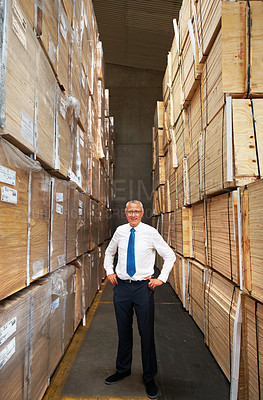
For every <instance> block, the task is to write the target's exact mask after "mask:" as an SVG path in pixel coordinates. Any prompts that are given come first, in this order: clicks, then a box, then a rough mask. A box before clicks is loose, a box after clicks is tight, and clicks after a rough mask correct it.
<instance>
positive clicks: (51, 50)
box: [48, 35, 56, 64]
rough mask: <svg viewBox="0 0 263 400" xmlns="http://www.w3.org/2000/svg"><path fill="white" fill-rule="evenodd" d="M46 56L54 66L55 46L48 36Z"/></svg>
mask: <svg viewBox="0 0 263 400" xmlns="http://www.w3.org/2000/svg"><path fill="white" fill-rule="evenodd" d="M48 55H49V58H50V60H51V61H52V63H53V64H55V61H56V48H55V45H54V43H53V41H52V39H51V36H49V35H48Z"/></svg>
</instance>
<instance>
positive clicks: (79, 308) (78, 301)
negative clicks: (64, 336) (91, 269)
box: [74, 258, 84, 331]
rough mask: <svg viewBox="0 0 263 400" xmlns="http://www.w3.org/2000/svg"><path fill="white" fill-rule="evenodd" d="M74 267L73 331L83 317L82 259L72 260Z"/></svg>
mask: <svg viewBox="0 0 263 400" xmlns="http://www.w3.org/2000/svg"><path fill="white" fill-rule="evenodd" d="M74 265H75V267H76V292H75V312H74V331H75V330H76V329H77V327H78V326H79V324H80V322H81V320H82V319H83V317H84V311H83V308H84V306H83V304H84V302H83V296H82V293H83V290H84V286H83V285H84V271H83V268H84V267H83V262H82V259H81V258H79V259H78V260H77V261H75V262H74Z"/></svg>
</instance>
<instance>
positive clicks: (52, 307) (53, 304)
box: [51, 297, 59, 313]
mask: <svg viewBox="0 0 263 400" xmlns="http://www.w3.org/2000/svg"><path fill="white" fill-rule="evenodd" d="M58 307H59V297H58V298H57V299H56V300H54V301H52V304H51V312H52V313H53V312H54V311H55V310H56V309H57V308H58Z"/></svg>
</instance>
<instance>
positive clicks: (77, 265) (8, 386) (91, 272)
mask: <svg viewBox="0 0 263 400" xmlns="http://www.w3.org/2000/svg"><path fill="white" fill-rule="evenodd" d="M0 13H1V16H2V24H1V27H0V38H1V39H0V40H1V43H0V60H1V63H0V65H1V66H0V136H1V137H0V190H1V198H0V208H1V213H0V215H1V217H0V239H1V240H0V247H1V249H0V251H1V261H0V281H1V287H0V393H1V395H0V397H1V399H2V398H3V399H5V400H6V399H10V398H12V399H21V398H29V397H30V398H34V399H36V400H38V399H41V398H42V397H43V394H44V392H45V390H46V389H47V386H48V384H49V382H50V377H51V375H52V374H53V372H54V371H55V369H56V367H57V365H58V362H59V361H60V359H61V357H62V356H63V354H64V352H65V350H66V348H67V346H68V344H69V342H70V340H71V338H72V336H73V334H74V332H75V330H76V329H77V327H78V325H79V323H80V322H81V320H82V319H83V318H84V317H85V313H86V311H87V309H88V308H89V307H90V305H91V303H92V301H93V299H94V297H95V295H96V292H97V290H98V289H99V287H100V285H101V282H102V279H104V278H105V274H104V272H103V257H104V252H105V248H106V245H107V243H108V240H109V238H110V237H111V215H112V210H111V208H112V202H111V199H112V193H113V174H114V146H115V137H114V120H113V118H112V117H111V116H110V109H109V107H110V106H109V91H108V90H106V89H105V84H104V61H103V48H102V43H101V42H100V41H99V34H98V28H97V23H96V18H95V14H94V10H93V5H92V1H91V0H85V1H84V0H83V1H78V2H76V1H72V0H55V1H54V0H52V1H51V0H46V1H43V2H39V1H37V0H31V1H24V0H6V1H4V2H1V5H0Z"/></svg>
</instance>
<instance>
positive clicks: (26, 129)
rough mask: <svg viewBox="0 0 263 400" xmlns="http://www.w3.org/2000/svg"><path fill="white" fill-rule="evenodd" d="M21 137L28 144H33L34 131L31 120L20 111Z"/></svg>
mask: <svg viewBox="0 0 263 400" xmlns="http://www.w3.org/2000/svg"><path fill="white" fill-rule="evenodd" d="M21 113H22V120H21V136H22V137H23V138H24V139H25V140H26V141H27V142H28V143H30V144H32V146H33V144H34V129H33V121H32V119H31V118H30V117H29V116H28V115H27V114H26V113H25V112H24V111H23V110H22V112H21Z"/></svg>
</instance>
